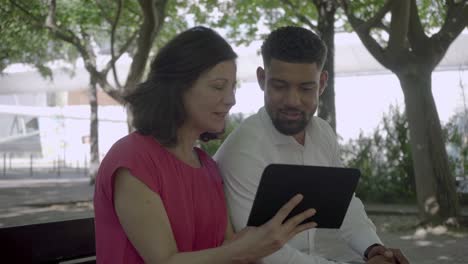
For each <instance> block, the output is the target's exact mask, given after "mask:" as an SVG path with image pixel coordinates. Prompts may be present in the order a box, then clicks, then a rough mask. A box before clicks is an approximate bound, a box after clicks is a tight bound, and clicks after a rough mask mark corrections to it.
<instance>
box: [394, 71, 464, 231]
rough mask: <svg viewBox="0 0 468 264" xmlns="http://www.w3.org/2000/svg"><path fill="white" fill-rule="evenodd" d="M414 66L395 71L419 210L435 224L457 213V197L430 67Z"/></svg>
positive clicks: (429, 221) (424, 217)
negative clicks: (402, 96) (400, 93)
mask: <svg viewBox="0 0 468 264" xmlns="http://www.w3.org/2000/svg"><path fill="white" fill-rule="evenodd" d="M413 67H414V68H413V69H412V70H410V71H404V72H401V73H396V74H397V76H398V78H399V80H400V83H401V86H402V88H403V93H404V97H405V105H406V114H407V116H408V125H409V131H410V145H411V150H412V156H413V163H414V170H415V178H416V179H415V180H416V191H417V199H418V206H419V212H420V215H421V217H422V219H423V221H424V222H425V223H432V224H438V223H442V222H444V221H447V220H449V219H450V218H452V217H453V218H454V217H456V216H457V215H458V211H459V205H458V197H457V195H456V190H455V179H454V178H453V176H452V175H451V172H450V168H449V162H448V158H447V152H446V149H445V144H444V140H443V137H442V128H441V125H440V120H439V116H438V114H437V109H436V105H435V102H434V98H433V96H432V90H431V89H432V87H431V74H432V72H431V69H425V68H423V67H417V66H413ZM454 219H455V218H454Z"/></svg>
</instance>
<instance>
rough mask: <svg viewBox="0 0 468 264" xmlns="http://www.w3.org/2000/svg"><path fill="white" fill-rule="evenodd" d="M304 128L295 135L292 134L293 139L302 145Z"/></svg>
mask: <svg viewBox="0 0 468 264" xmlns="http://www.w3.org/2000/svg"><path fill="white" fill-rule="evenodd" d="M305 134H306V133H305V130H302V131H301V132H299V133H298V134H296V135H293V137H294V139H295V140H296V141H297V143H299V144H301V145H302V146H304V144H305Z"/></svg>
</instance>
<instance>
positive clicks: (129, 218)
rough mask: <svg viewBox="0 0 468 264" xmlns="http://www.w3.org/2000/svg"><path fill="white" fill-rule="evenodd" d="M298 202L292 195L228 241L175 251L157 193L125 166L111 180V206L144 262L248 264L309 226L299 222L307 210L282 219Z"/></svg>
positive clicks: (271, 251)
mask: <svg viewBox="0 0 468 264" xmlns="http://www.w3.org/2000/svg"><path fill="white" fill-rule="evenodd" d="M300 201H301V197H300V196H295V197H294V198H293V199H291V201H289V202H288V203H287V204H286V205H285V206H283V208H281V209H280V210H279V211H278V214H277V215H276V216H275V217H274V218H272V219H271V220H270V221H269V222H268V223H267V224H265V225H263V226H261V227H259V228H248V229H247V230H246V231H245V232H241V233H242V235H241V236H239V237H238V238H237V239H235V241H233V242H232V243H228V244H226V245H223V246H221V247H218V248H213V249H207V250H202V251H197V252H187V253H179V252H178V250H177V245H176V242H175V239H174V235H173V233H172V229H171V226H170V222H169V218H168V216H167V214H166V210H165V209H164V205H163V203H162V201H161V198H160V197H159V195H157V194H156V193H154V192H153V191H151V190H150V189H149V188H148V187H147V186H146V185H145V184H143V183H142V182H140V181H139V180H138V179H137V178H136V177H134V176H132V175H131V174H130V172H129V171H128V170H127V169H119V170H118V171H117V175H116V179H115V183H114V207H115V210H116V212H117V216H118V218H119V221H120V223H121V225H122V227H123V229H124V230H125V233H126V234H127V236H128V238H129V240H130V241H131V242H132V244H133V245H134V246H135V248H136V250H137V251H138V253H139V254H140V256H141V257H142V258H143V259H144V261H145V262H146V263H158V264H161V263H164V264H177V263H184V264H188V263H191V264H197V263H220V264H221V263H248V262H250V261H253V260H256V259H259V258H262V257H264V256H267V255H269V254H271V253H273V252H275V251H276V250H278V249H279V248H281V247H282V246H283V245H284V243H286V242H287V241H288V240H289V239H291V238H292V237H293V236H294V235H295V234H297V233H299V232H302V231H303V230H305V229H309V228H312V227H313V226H314V224H313V223H312V224H311V223H308V224H303V225H300V223H301V222H302V221H303V220H305V219H306V218H308V217H310V216H312V215H313V213H314V210H307V211H305V212H303V213H301V214H299V215H297V216H295V217H293V218H291V219H289V220H288V221H286V222H285V223H284V224H283V221H284V219H285V218H286V217H287V216H288V214H289V213H290V212H291V211H292V209H293V208H294V207H295V206H296V205H297V204H299V202H300Z"/></svg>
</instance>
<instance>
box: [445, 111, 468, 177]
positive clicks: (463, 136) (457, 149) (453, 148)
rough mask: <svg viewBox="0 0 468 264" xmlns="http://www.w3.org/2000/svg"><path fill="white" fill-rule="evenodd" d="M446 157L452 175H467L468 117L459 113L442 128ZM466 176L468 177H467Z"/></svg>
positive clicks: (463, 113)
mask: <svg viewBox="0 0 468 264" xmlns="http://www.w3.org/2000/svg"><path fill="white" fill-rule="evenodd" d="M444 137H445V142H447V150H448V157H449V160H450V167H451V169H452V174H453V175H455V176H460V177H463V176H465V175H467V174H468V116H467V114H466V113H465V112H459V113H457V114H455V115H454V116H453V117H452V118H450V120H449V122H448V123H447V125H446V126H445V127H444ZM467 176H468V175H467Z"/></svg>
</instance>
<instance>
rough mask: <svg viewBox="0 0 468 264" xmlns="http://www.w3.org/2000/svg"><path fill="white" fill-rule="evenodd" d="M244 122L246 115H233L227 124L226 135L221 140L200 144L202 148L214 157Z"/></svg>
mask: <svg viewBox="0 0 468 264" xmlns="http://www.w3.org/2000/svg"><path fill="white" fill-rule="evenodd" d="M243 120H244V115H243V114H242V113H238V114H232V115H230V116H229V119H228V121H227V123H226V129H225V132H224V134H223V135H222V136H221V137H220V139H216V140H211V141H208V142H202V143H200V146H201V148H202V149H203V150H204V151H206V152H207V153H208V154H210V156H213V155H214V154H215V153H216V151H217V150H218V148H219V147H220V146H221V144H223V142H224V140H225V139H226V138H227V136H229V134H230V133H231V132H232V131H233V130H234V129H235V128H236V127H237V126H239V124H240V123H241V122H242V121H243Z"/></svg>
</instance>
